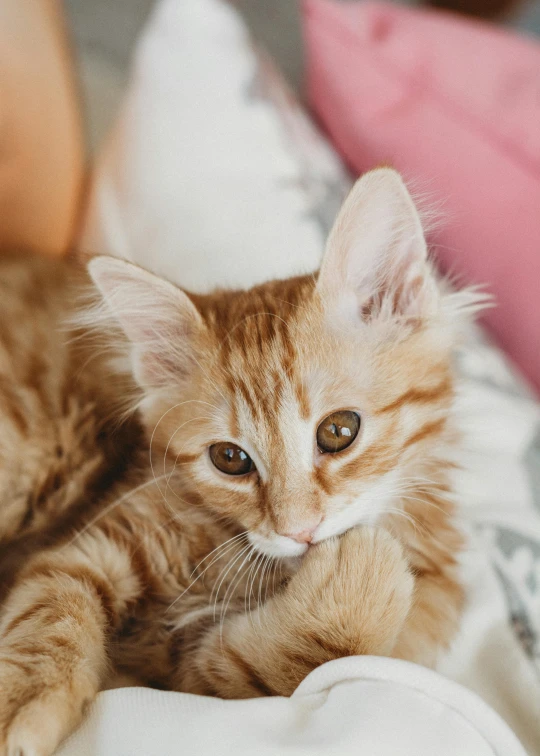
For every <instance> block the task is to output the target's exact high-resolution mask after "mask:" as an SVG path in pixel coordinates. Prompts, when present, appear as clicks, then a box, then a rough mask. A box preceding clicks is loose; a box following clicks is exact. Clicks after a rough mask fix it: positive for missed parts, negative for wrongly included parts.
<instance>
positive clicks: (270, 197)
mask: <svg viewBox="0 0 540 756" xmlns="http://www.w3.org/2000/svg"><path fill="white" fill-rule="evenodd" d="M348 187H349V181H348V178H347V175H346V172H345V171H344V169H343V167H342V166H341V164H340V162H339V160H338V159H337V157H336V156H335V154H334V153H333V152H332V150H331V148H330V147H329V145H328V144H326V143H325V142H324V140H323V139H322V138H321V136H320V135H319V134H318V132H317V131H316V130H315V129H314V127H313V126H312V124H311V123H310V122H309V120H308V119H307V117H306V116H305V115H304V114H303V113H302V111H301V110H300V108H299V107H298V105H297V104H296V103H295V101H294V98H292V97H291V96H290V94H289V93H288V92H287V90H286V88H285V87H284V86H283V84H282V83H281V82H280V78H279V75H277V74H276V73H275V71H274V69H273V68H272V66H271V64H269V63H268V62H267V61H266V60H265V59H263V58H261V57H260V56H259V55H258V54H257V52H256V50H255V49H254V48H253V46H252V44H251V42H250V40H249V37H248V35H247V33H246V30H245V28H244V26H243V24H242V22H241V19H240V18H239V16H238V15H237V14H236V12H235V11H234V9H233V8H232V7H230V6H229V5H227V4H226V3H224V2H223V1H222V0H181V2H179V0H162V2H161V3H160V4H159V5H158V6H157V9H156V13H155V14H154V16H153V18H152V20H151V22H150V23H149V25H148V27H147V29H146V31H145V34H144V36H143V39H142V41H141V44H140V47H139V49H138V53H137V57H136V63H135V67H134V73H133V80H132V83H131V87H130V90H129V92H128V95H127V98H126V102H125V103H124V107H123V110H122V113H121V116H120V118H119V120H118V123H117V125H116V127H115V129H114V131H113V134H112V136H111V138H110V140H109V142H108V144H107V145H106V147H105V149H104V151H103V152H102V155H101V158H100V161H99V164H98V168H97V171H96V173H95V180H94V186H93V191H92V196H91V203H90V208H89V213H88V216H87V221H86V225H85V233H84V235H83V241H82V246H84V247H86V248H88V249H94V250H96V251H104V252H109V253H112V254H117V255H120V256H125V257H128V258H130V259H132V260H134V261H136V262H138V263H140V264H142V265H145V266H147V267H149V268H150V269H153V270H155V271H157V272H161V273H163V274H165V275H167V276H168V277H169V278H171V279H172V280H174V281H176V282H177V283H178V284H180V285H181V286H184V287H185V288H188V289H191V290H194V291H206V290H208V289H209V288H212V287H213V286H224V285H227V284H229V285H232V286H234V287H241V286H248V285H251V284H253V283H256V282H259V281H263V280H266V279H269V278H272V277H286V276H289V275H294V274H297V273H301V272H307V271H312V270H315V269H316V268H317V267H318V262H319V259H320V255H321V253H322V249H323V244H324V239H325V235H326V232H327V231H328V228H329V225H330V223H331V221H332V219H333V216H334V213H335V211H336V209H337V207H338V205H339V204H340V202H341V200H342V198H343V196H344V194H345V193H346V192H347V189H348ZM460 369H461V373H462V376H463V380H462V384H461V390H460V404H459V406H460V411H461V415H462V418H463V427H464V430H465V433H466V443H465V445H464V453H463V458H462V460H461V462H462V464H463V467H464V469H463V470H462V471H460V473H459V475H458V479H457V481H456V483H457V486H458V489H459V491H460V501H461V503H462V504H463V515H464V518H465V522H466V525H467V528H468V531H469V534H470V543H469V547H468V549H467V551H466V553H465V554H464V560H463V562H464V564H463V572H464V581H465V583H466V586H467V590H468V599H469V600H468V608H467V611H466V614H465V617H464V621H463V625H462V630H461V633H460V636H459V638H458V639H457V641H456V643H455V645H454V648H453V649H452V653H451V654H450V655H449V656H448V658H447V659H446V660H444V663H443V664H442V665H441V670H443V671H444V673H445V675H447V676H448V677H451V678H453V679H454V680H457V681H459V682H461V683H463V684H465V685H466V686H467V687H469V688H470V689H473V690H475V691H476V692H477V693H479V694H480V695H481V696H482V698H483V699H484V700H485V701H487V702H488V703H489V704H490V705H491V706H493V707H494V708H495V709H496V710H497V711H498V712H499V714H501V715H502V716H503V717H504V719H505V720H506V722H507V723H508V724H509V725H510V726H511V728H512V729H513V730H514V732H515V733H516V734H517V735H518V736H519V738H520V739H521V741H522V743H523V744H524V745H525V747H526V748H527V750H528V752H529V753H530V754H531V756H533V755H535V756H540V717H539V714H540V407H539V405H538V403H537V402H536V401H534V399H533V398H532V397H531V396H530V395H528V393H527V390H526V388H524V387H523V385H522V383H521V382H520V380H519V379H518V378H516V377H515V375H514V374H513V373H512V370H511V368H510V367H509V366H508V364H507V363H506V361H505V359H504V358H503V356H502V355H501V353H500V352H499V351H498V350H496V349H494V348H493V347H492V346H491V345H489V344H487V343H486V342H485V341H484V340H483V339H482V338H481V337H479V336H478V334H477V332H476V331H475V330H471V332H470V343H469V344H468V345H467V346H466V348H465V349H464V351H463V354H462V355H461V359H460ZM349 669H351V670H354V673H352V674H353V676H354V677H355V680H356V681H355V682H345V680H347V679H348V678H347V675H348V674H349V673H348V672H347V671H346V670H349ZM338 670H339V674H338ZM370 670H371V671H370ZM372 670H378V671H377V672H372ZM394 670H395V671H394ZM331 674H336V675H337V677H336V678H335V679H333V678H332V681H333V684H334V683H335V685H334V687H333V688H332V691H331V693H330V694H328V699H327V700H326V702H325V703H324V706H323V705H322V703H321V701H322V700H323V699H322V698H321V695H322V694H318V695H319V698H317V695H315V693H313V690H314V689H313V690H312V689H310V688H309V685H315V683H316V682H317V681H318V680H321V681H323V682H324V680H330V678H326V677H325V675H331ZM339 675H341V678H340V677H339ZM381 675H382V677H381ZM338 679H341V680H342V682H338ZM418 680H420V681H421V683H418V685H416V684H415V681H418ZM318 684H319V683H317V685H318ZM321 685H322V687H325V686H328V685H330V683H328V682H324V684H323V683H321ZM445 685H446V686H447V687H446V688H445ZM306 686H308V687H306ZM349 690H350V691H351V701H352V703H351V706H350V707H349V708H347V707H348V704H347V703H346V699H347V695H348V694H347V691H349ZM445 690H447V691H448V697H446V694H445V692H444V691H445ZM308 691H311V693H313V695H311V693H309V695H308ZM352 691H354V693H353V692H352ZM419 691H422V692H421V693H420V692H419ZM441 691H442V692H441ZM457 691H459V692H457ZM310 696H311V697H310ZM430 698H432V699H433V700H432V701H430V700H429V699H430ZM460 700H462V701H463V702H464V703H466V704H467V705H466V707H465V708H466V710H465V714H470V720H471V724H470V728H471V729H470V732H471V733H472V734H473V735H474V737H477V738H478V737H480V735H479V733H484V730H483V729H482V727H481V726H480V724H479V722H480V720H482V721H484V719H483V716H484V715H483V714H481V712H485V711H486V710H485V709H482V707H481V706H480V704H479V703H478V702H477V699H476V698H475V697H474V696H473V697H470V698H469V697H468V695H467V693H466V692H465V691H463V690H461V689H456V687H455V686H453V685H452V684H451V683H450V682H448V681H447V682H446V683H445V682H444V681H443V680H442V679H441V678H438V677H436V676H433V675H431V674H430V673H427V672H423V671H422V670H418V669H416V668H414V667H413V666H411V665H403V664H401V663H399V662H393V661H389V660H386V661H384V660H382V661H378V662H377V661H375V660H351V661H343V662H340V663H339V664H338V663H337V662H336V663H333V664H332V665H328V666H327V667H325V668H324V669H323V670H320V671H316V672H315V673H314V674H313V675H311V676H310V678H309V680H308V681H307V682H306V683H305V684H304V685H303V686H301V688H300V690H299V692H298V693H297V694H296V695H295V697H294V699H293V702H292V703H291V705H290V706H292V708H290V707H289V704H288V703H287V702H285V701H282V700H278V701H268V702H264V701H256V702H243V703H237V702H219V701H207V700H202V699H198V698H194V697H186V696H179V695H176V694H170V695H168V694H163V693H157V692H152V691H143V690H136V691H134V690H126V691H114V692H108V693H106V694H104V695H103V696H102V697H101V698H100V701H99V703H98V705H97V707H96V708H95V709H94V712H93V715H92V720H91V723H90V724H89V725H88V726H87V728H86V730H84V732H85V733H86V736H84V737H86V740H84V738H83V736H82V735H81V736H80V737H81V738H83V739H82V740H81V739H79V740H77V738H76V739H75V740H74V741H73V743H79V744H80V745H79V746H77V747H78V748H80V749H83V748H86V749H87V750H79V751H75V750H73V748H75V745H73V746H70V748H72V750H71V751H66V754H67V753H70V754H72V753H73V754H74V753H78V754H87V753H88V754H92V756H109V754H111V755H112V754H115V755H116V754H120V755H121V754H128V753H129V754H137V753H144V754H145V756H150V754H152V753H160V755H162V756H169V754H175V753H177V752H178V753H185V752H187V753H194V752H195V747H197V749H198V750H197V752H198V753H200V754H201V755H202V754H218V753H231V752H232V749H233V744H234V753H235V756H236V754H237V753H244V752H245V753H250V754H253V753H257V754H259V753H261V754H262V753H297V752H300V751H301V752H302V753H303V754H306V756H307V755H309V756H311V754H319V753H328V754H330V753H332V754H342V753H343V754H345V753H362V754H367V756H372V755H373V756H375V754H379V753H381V754H386V753H388V754H390V753H392V756H395V755H396V754H400V756H401V754H405V753H411V754H412V753H414V754H415V756H424V754H425V756H428V754H429V756H435V754H437V756H440V755H441V754H446V753H448V754H452V755H453V756H461V754H464V755H465V756H468V755H469V754H470V756H481V754H483V753H491V752H493V753H504V754H505V756H506V754H512V753H513V751H512V750H511V748H510V746H509V747H508V750H504V749H502V750H500V748H499V750H498V751H497V750H493V751H489V750H487V751H486V750H485V749H486V748H489V747H492V748H493V749H495V748H496V747H499V745H497V746H495V745H491V746H488V745H487V743H490V741H489V740H487V741H486V743H485V744H483V745H482V746H478V747H476V745H475V746H474V747H472V746H470V747H469V745H467V746H466V745H463V748H461V744H467V741H466V739H464V738H465V735H463V739H462V740H461V741H459V740H452V738H451V735H450V734H449V730H450V731H454V730H455V733H456V735H455V737H456V738H458V737H461V734H463V733H465V729H466V728H465V725H464V722H465V721H466V719H459V717H458V715H457V713H459V712H462V711H463V710H462V708H461V707H460V705H459V701H460ZM307 701H313V702H314V703H313V707H315V708H314V712H316V716H315V713H314V715H313V717H311V716H310V714H309V711H310V708H309V706H310V705H311V704H308V703H306V702H307ZM334 702H339V705H337V706H336V707H334V708H332V707H333V706H334ZM422 706H424V708H423V709H422ZM325 707H326V708H325ZM342 711H343V712H344V713H343V717H341V712H342ZM422 711H423V713H421V712H422ZM330 712H334V713H335V716H336V717H337V720H336V722H339V723H340V724H335V726H334V723H333V722H331V721H330ZM477 713H478V714H477ZM454 716H455V719H452V717H454ZM489 716H492V715H489ZM489 716H488V715H487V714H486V717H487V718H488V719H489ZM493 716H494V715H493ZM280 717H283V719H280ZM385 717H386V719H385ZM407 717H409V722H408V724H407V727H405V724H404V723H405V722H406V721H407ZM303 718H304V719H303ZM246 719H247V720H248V722H246ZM304 721H305V722H306V727H305V730H301V727H304V725H303V724H302V723H303V722H304ZM486 721H487V720H486ZM495 721H497V720H496V717H495V718H494V719H493V722H495ZM179 722H181V723H183V724H182V726H179V725H178V723H179ZM224 722H225V724H224ZM280 722H281V725H279V723H280ZM472 722H475V723H476V724H472ZM226 723H229V725H230V728H231V730H234V731H235V732H237V734H238V739H237V740H235V739H234V737H233V734H231V733H229V734H226V733H227V732H228V730H227V727H226ZM307 723H310V727H311V729H310V728H309V727H308V726H307ZM323 723H326V724H324V725H323ZM357 723H359V724H358V726H357ZM370 723H371V724H370ZM450 723H452V724H450ZM459 723H461V724H459ZM248 724H249V727H248V726H247V725H248ZM293 724H294V727H293ZM458 724H459V726H458ZM266 725H268V726H266ZM371 725H373V726H371ZM439 725H440V730H438V731H439V742H436V741H435V740H434V739H432V740H431V741H430V740H429V738H430V737H432V736H433V738H435V732H436V731H437V729H438V727H439ZM280 726H282V727H284V728H285V729H284V731H283V732H284V733H285V734H283V738H284V739H283V740H280V737H279V731H280ZM490 726H491V725H490ZM274 727H275V728H276V729H273V728H274ZM430 727H432V728H433V729H432V730H430ZM459 727H462V729H461V730H460V729H459ZM493 727H494V728H495V729H494V732H495V731H496V730H497V727H499V725H495V724H493ZM114 728H116V734H115V735H113V731H114ZM295 728H296V729H295ZM336 728H337V729H336ZM400 728H401V729H400ZM422 728H423V729H422ZM464 728H465V729H464ZM300 731H301V732H302V733H303V734H302V737H301V739H300V740H294V737H293V735H294V733H296V732H300ZM497 731H498V732H502V730H500V729H499V730H497ZM183 732H189V733H190V737H191V738H192V740H191V741H190V745H191V748H187V747H186V745H185V741H184V738H183V736H182V733H183ZM100 733H102V734H103V738H102V736H101V735H100ZM134 733H138V735H137V737H135V736H134ZM145 733H146V734H145ZM167 733H169V734H168V735H167ZM396 733H398V735H395V734H396ZM430 733H431V734H430ZM326 734H328V738H326ZM484 734H485V733H484ZM338 735H339V737H338ZM424 735H425V738H426V739H425V740H424V741H423V740H422V739H421V738H422V737H424ZM473 735H471V737H473ZM105 736H106V737H105ZM132 736H133V737H132ZM413 736H414V737H416V736H417V737H418V738H419V739H418V740H416V741H414V740H411V741H409V740H407V738H408V737H411V738H412V737H413ZM77 737H79V736H77ZM298 737H300V735H299V736H298ZM501 737H503V736H501ZM112 738H114V739H112ZM231 738H232V739H231ZM244 738H245V743H247V744H249V745H245V744H244V740H243V739H244ZM396 738H397V740H396ZM136 741H137V742H139V743H140V746H138V750H137V748H136V747H135V745H134V744H135V742H136ZM470 742H471V743H478V742H481V741H478V740H477V741H474V740H472V741H470ZM493 742H495V741H493ZM501 742H502V741H501ZM82 743H85V744H86V745H84V746H83V745H81V744H82ZM91 743H94V746H91V745H89V744H91ZM343 743H344V744H348V745H347V746H345V745H343V746H342V744H343ZM353 743H356V747H357V750H356V751H353V750H350V748H352V746H350V745H349V744H353ZM396 743H398V746H397V747H396ZM409 743H410V749H409V750H406V749H407V747H409V746H408V745H407V744H409ZM419 743H430V746H429V748H428V749H427V750H422V748H421V747H420V746H419V745H418V744H419ZM456 743H459V744H460V745H459V747H458V746H457V745H456ZM171 744H172V745H171ZM226 744H228V745H226ZM280 744H281V745H280ZM413 744H414V745H413ZM240 745H241V746H242V747H240ZM199 746H200V748H199ZM422 747H423V746H422ZM242 748H243V750H242ZM265 748H266V750H264V749H265ZM346 748H349V750H348V751H347V750H346ZM377 748H378V749H379V750H377ZM415 748H416V750H415ZM460 748H461V750H460ZM482 748H484V750H482ZM145 749H146V750H145ZM152 749H154V750H152ZM220 749H221V750H220ZM227 749H228V750H227ZM272 749H273V750H272ZM294 749H296V750H294ZM324 749H326V750H324ZM385 749H386V750H385ZM392 749H393V750H392ZM445 749H446V750H445ZM475 749H476V750H475Z"/></svg>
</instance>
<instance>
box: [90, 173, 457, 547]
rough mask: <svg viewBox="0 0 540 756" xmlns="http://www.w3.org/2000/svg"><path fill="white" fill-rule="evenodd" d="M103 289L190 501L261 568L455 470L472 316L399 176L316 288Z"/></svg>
mask: <svg viewBox="0 0 540 756" xmlns="http://www.w3.org/2000/svg"><path fill="white" fill-rule="evenodd" d="M291 254H294V250H292V251H291ZM90 273H91V275H92V278H93V279H94V281H95V283H96V285H97V287H98V288H99V290H100V291H101V293H102V295H103V297H104V300H105V302H106V304H107V307H108V310H109V311H110V312H111V313H112V314H113V315H114V317H115V318H116V321H117V322H118V324H119V325H120V326H121V328H122V329H123V331H124V333H125V335H126V336H127V338H128V340H129V342H130V344H131V352H130V355H131V365H132V370H133V374H134V376H135V379H136V381H137V383H138V384H139V386H140V387H141V388H142V390H143V391H144V400H143V402H142V405H141V407H142V412H143V417H144V419H145V422H146V424H147V427H148V430H149V434H150V435H152V436H153V440H152V443H153V446H154V448H158V449H159V450H160V454H161V455H167V456H168V457H169V458H171V459H173V460H175V461H176V465H177V470H178V471H179V473H180V475H179V479H180V481H181V487H182V488H181V493H182V497H184V498H186V499H188V500H190V501H193V502H194V503H195V505H196V503H197V502H200V504H201V505H202V506H205V507H206V508H209V509H211V510H213V511H214V512H215V513H216V515H217V516H220V517H224V518H226V519H228V520H231V521H233V522H234V523H235V524H237V525H238V527H239V528H240V529H241V530H245V531H247V532H248V535H249V539H250V540H251V542H252V544H253V545H254V546H255V547H256V548H257V549H259V550H260V551H262V552H264V553H267V554H269V555H272V556H297V555H301V554H302V553H304V551H305V550H306V549H307V548H308V544H309V543H317V542H318V541H320V540H322V539H325V538H327V537H329V536H333V535H336V534H339V533H342V532H344V531H345V530H347V529H348V528H350V527H353V526H354V525H357V524H360V523H366V522H373V521H375V520H376V519H377V518H378V517H379V516H380V515H381V514H382V513H384V512H387V511H388V510H389V509H390V508H391V507H392V506H395V502H396V494H397V493H398V492H399V491H401V490H403V488H404V487H406V486H407V485H408V481H410V480H411V479H412V477H414V476H421V475H422V474H426V471H429V468H430V466H431V467H433V466H434V465H436V464H437V463H438V459H440V458H442V456H443V448H444V444H445V443H446V442H447V440H448V434H449V432H450V430H449V416H450V412H451V405H452V396H453V388H452V379H451V369H450V359H451V352H452V347H453V341H454V335H455V328H454V327H453V326H454V321H455V319H456V313H457V310H458V309H464V308H463V305H464V304H465V305H467V299H466V297H463V296H461V299H460V295H454V294H443V293H442V292H441V289H440V287H439V286H438V284H437V282H436V281H435V278H434V275H433V272H432V270H431V267H430V264H429V262H428V260H427V252H426V243H425V241H424V235H423V232H422V227H421V223H420V220H419V217H418V213H417V211H416V209H415V207H414V204H413V202H412V200H411V198H410V196H409V194H408V192H407V190H406V188H405V186H404V184H403V183H402V181H401V179H400V177H399V176H398V175H397V174H396V173H395V172H394V171H392V170H390V169H379V170H376V171H373V172H371V173H368V174H366V175H365V176H364V177H363V178H361V179H360V180H359V181H358V182H357V184H356V186H355V187H354V189H353V191H352V192H351V194H350V196H349V198H348V199H347V201H346V202H345V205H344V207H343V209H342V211H341V213H340V215H339V217H338V220H337V222H336V224H335V227H334V229H333V231H332V233H331V235H330V239H329V242H328V246H327V250H326V253H325V256H324V260H323V263H322V267H321V270H320V273H319V275H318V276H316V277H313V276H308V277H303V278H296V279H289V280H285V281H273V282H270V283H267V284H264V285H262V286H257V287H256V288H254V289H252V290H249V291H240V292H234V291H218V292H216V293H214V294H211V295H208V296H194V295H188V294H186V293H184V292H183V291H181V290H180V289H178V288H177V287H175V286H173V285H172V284H170V283H167V282H165V281H163V280H161V279H159V278H156V277H155V276H153V275H151V274H150V273H147V272H146V271H143V270H141V269H140V268H138V267H136V266H133V265H131V264H129V263H126V262H123V261H120V260H116V259H112V258H106V257H100V258H96V259H94V260H93V261H92V262H91V263H90ZM157 472H159V471H157ZM172 499H173V497H172ZM173 500H174V499H173Z"/></svg>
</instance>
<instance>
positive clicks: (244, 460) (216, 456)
mask: <svg viewBox="0 0 540 756" xmlns="http://www.w3.org/2000/svg"><path fill="white" fill-rule="evenodd" d="M210 459H211V460H212V463H213V465H214V466H215V467H217V469H218V470H221V472H224V473H226V474H227V475H246V474H247V473H248V472H251V471H252V470H253V469H254V468H255V465H254V464H253V460H252V459H251V457H250V456H249V455H248V454H246V452H245V451H244V450H243V449H241V448H240V447H239V446H236V444H231V443H229V442H228V441H222V442H221V443H219V444H213V445H212V446H211V447H210Z"/></svg>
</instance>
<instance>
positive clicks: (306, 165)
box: [246, 48, 352, 239]
mask: <svg viewBox="0 0 540 756" xmlns="http://www.w3.org/2000/svg"><path fill="white" fill-rule="evenodd" d="M255 55H256V59H257V65H256V69H255V72H254V75H253V77H252V79H251V81H250V82H249V84H248V86H247V89H246V97H247V99H248V100H251V101H262V102H266V103H268V104H269V105H271V106H272V107H273V108H275V111H276V113H277V115H278V117H279V119H280V125H281V127H282V130H283V136H284V139H285V140H286V142H287V148H288V150H289V151H290V152H291V153H293V154H294V156H295V158H296V160H297V162H298V165H299V168H300V176H299V179H298V181H297V182H295V183H298V184H299V186H300V188H301V189H302V191H303V192H304V193H305V195H306V197H308V199H309V204H310V209H309V211H308V213H307V217H308V218H310V219H312V220H314V221H315V222H316V223H317V225H318V226H319V228H320V231H321V235H322V239H326V237H327V236H328V234H329V233H330V231H331V229H332V226H333V224H334V220H335V219H336V216H337V213H338V211H339V209H340V207H341V205H342V204H343V200H344V199H345V197H346V196H347V194H348V193H349V190H350V188H351V186H352V180H351V177H350V176H349V174H348V173H347V171H346V170H345V168H344V166H343V164H342V163H341V161H340V160H339V159H338V158H337V157H336V155H335V154H334V152H333V151H332V150H331V149H330V148H329V147H328V146H327V145H326V143H325V141H324V139H323V138H322V136H321V134H320V133H319V131H318V130H317V128H316V127H315V125H314V124H313V123H312V121H311V120H310V119H309V118H307V117H306V115H305V113H304V111H303V110H302V108H301V107H300V105H299V103H298V101H297V99H296V97H295V95H294V94H293V92H292V91H291V90H289V89H288V87H287V86H286V85H285V83H284V82H283V78H282V76H281V74H280V72H279V71H278V70H277V69H276V67H275V64H274V62H273V61H272V59H271V58H269V57H268V55H266V54H265V52H264V51H262V50H258V49H256V48H255Z"/></svg>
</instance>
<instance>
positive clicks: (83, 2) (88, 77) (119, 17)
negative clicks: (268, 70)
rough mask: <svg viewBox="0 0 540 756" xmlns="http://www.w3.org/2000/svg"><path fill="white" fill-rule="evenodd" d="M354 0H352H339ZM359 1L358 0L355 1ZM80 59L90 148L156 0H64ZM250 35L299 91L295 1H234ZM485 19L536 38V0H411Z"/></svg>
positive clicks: (539, 22) (539, 31)
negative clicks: (428, 0) (427, 0)
mask: <svg viewBox="0 0 540 756" xmlns="http://www.w3.org/2000/svg"><path fill="white" fill-rule="evenodd" d="M343 1H344V2H355V0H343ZM358 1H359V2H361V0H358ZM64 2H65V6H66V9H67V12H68V17H69V22H70V25H71V29H72V32H73V39H74V43H75V46H76V53H77V57H78V60H79V66H80V75H81V80H82V86H83V94H84V100H85V103H86V109H87V113H86V115H87V134H88V138H89V143H90V145H91V146H93V147H95V145H97V144H98V143H99V141H100V139H101V137H102V136H103V135H104V133H105V132H106V129H107V126H108V125H110V123H111V119H112V117H113V114H114V112H115V108H116V105H117V104H118V102H119V100H120V98H121V95H122V92H123V91H124V89H125V85H126V80H127V76H128V70H129V61H130V56H131V53H132V49H133V46H134V44H135V41H136V39H137V36H138V34H139V32H140V30H141V29H142V27H143V25H144V22H145V20H146V19H147V17H148V15H149V14H150V12H151V10H152V7H153V6H154V5H155V3H156V0H64ZM235 4H236V5H237V6H238V8H239V9H240V10H241V11H242V13H243V14H244V16H245V18H246V20H247V23H248V25H249V26H250V28H251V30H252V32H253V34H254V36H255V37H256V38H257V39H258V40H259V41H260V42H262V43H263V44H264V46H265V47H266V48H267V49H268V50H269V51H270V52H271V53H272V55H273V56H274V58H275V59H276V60H277V62H278V63H279V65H280V68H281V70H282V71H283V72H284V73H285V75H286V77H287V79H288V80H289V83H291V84H292V85H293V86H294V88H295V89H296V91H297V92H298V93H299V94H300V95H301V94H302V71H303V65H302V63H303V56H302V35H301V30H300V1H299V0H235ZM406 4H407V5H431V6H432V7H439V8H444V9H450V10H455V11H457V12H458V13H462V14H465V15H468V16H473V17H477V18H484V19H488V20H491V21H493V22H495V23H499V24H502V25H505V26H508V27H511V28H515V29H519V30H521V31H524V32H525V33H529V34H532V35H538V36H540V0H431V2H427V3H421V2H415V0H411V1H410V2H407V3H406Z"/></svg>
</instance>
